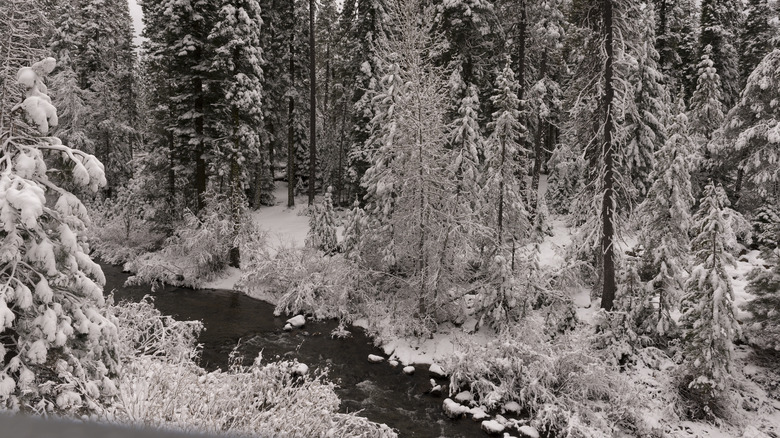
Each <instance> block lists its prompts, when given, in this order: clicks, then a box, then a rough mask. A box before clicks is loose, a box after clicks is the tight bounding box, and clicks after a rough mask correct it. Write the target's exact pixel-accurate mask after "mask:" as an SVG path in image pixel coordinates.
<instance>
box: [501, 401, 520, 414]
mask: <svg viewBox="0 0 780 438" xmlns="http://www.w3.org/2000/svg"><path fill="white" fill-rule="evenodd" d="M520 410H521V408H520V404H518V403H517V402H516V401H510V402H507V403H505V404H504V412H509V413H511V414H519V413H520Z"/></svg>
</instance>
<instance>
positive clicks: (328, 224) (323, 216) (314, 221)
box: [306, 187, 338, 254]
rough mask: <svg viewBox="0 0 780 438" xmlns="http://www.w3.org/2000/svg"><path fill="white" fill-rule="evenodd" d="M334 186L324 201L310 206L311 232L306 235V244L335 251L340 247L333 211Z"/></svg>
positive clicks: (329, 251) (326, 250) (329, 188)
mask: <svg viewBox="0 0 780 438" xmlns="http://www.w3.org/2000/svg"><path fill="white" fill-rule="evenodd" d="M332 192H333V188H332V187H328V191H327V192H326V193H325V197H324V199H323V200H322V203H320V204H315V205H313V206H312V208H310V214H311V215H310V216H309V233H308V235H307V236H306V246H308V247H309V248H316V249H319V250H322V251H324V252H325V253H326V254H330V253H333V252H334V251H336V250H337V249H338V242H337V240H336V220H335V217H334V212H333V200H332V199H331V196H332Z"/></svg>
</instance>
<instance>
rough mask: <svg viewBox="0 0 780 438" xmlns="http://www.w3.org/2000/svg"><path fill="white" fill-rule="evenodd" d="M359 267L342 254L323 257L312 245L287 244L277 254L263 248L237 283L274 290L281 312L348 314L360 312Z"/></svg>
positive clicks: (254, 289) (319, 315)
mask: <svg viewBox="0 0 780 438" xmlns="http://www.w3.org/2000/svg"><path fill="white" fill-rule="evenodd" d="M358 279H359V275H358V271H357V270H356V269H355V267H354V266H353V265H352V263H351V262H349V261H348V260H346V259H344V257H343V256H341V255H338V254H337V255H335V256H333V257H322V253H320V252H319V251H317V250H314V249H311V248H302V249H296V248H286V249H282V250H280V251H279V252H278V253H276V254H275V255H270V254H269V253H268V252H262V251H259V252H258V253H257V254H256V255H255V257H254V258H253V259H252V260H251V261H250V264H248V265H247V266H246V270H245V274H244V275H242V277H241V278H240V279H239V281H238V283H237V284H236V287H237V288H239V289H242V290H246V291H250V292H258V291H263V292H267V293H270V294H271V295H272V299H273V300H274V301H275V302H276V313H277V314H282V313H286V314H298V313H306V314H313V315H314V316H315V317H316V318H334V317H338V318H348V317H351V316H354V315H355V314H356V309H355V306H357V305H359V304H360V302H361V301H362V299H361V298H360V297H359V295H358V294H359V292H360V287H359V285H358Z"/></svg>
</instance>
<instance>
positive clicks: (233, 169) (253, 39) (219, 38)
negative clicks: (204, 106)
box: [209, 0, 265, 267]
mask: <svg viewBox="0 0 780 438" xmlns="http://www.w3.org/2000/svg"><path fill="white" fill-rule="evenodd" d="M261 25H262V18H261V17H260V5H259V4H258V2H257V0H239V1H236V0H224V1H222V3H221V6H220V9H219V12H218V18H217V21H216V23H215V24H214V28H213V29H212V31H211V34H210V35H209V41H210V43H211V44H213V45H214V59H213V61H212V70H213V73H215V75H216V76H217V77H218V78H220V79H219V81H218V82H217V81H214V82H217V83H214V82H212V84H213V85H214V86H218V87H219V88H220V91H221V92H222V93H223V96H224V97H223V99H221V100H222V103H221V105H220V107H221V113H220V114H219V116H221V119H222V123H221V127H222V129H223V130H224V135H223V136H221V137H222V138H224V140H222V141H219V142H218V143H217V144H216V151H217V154H218V156H219V158H220V160H219V161H220V165H218V166H219V167H220V171H221V172H220V173H223V174H226V175H228V181H229V182H228V186H229V189H228V200H229V202H230V216H231V217H230V222H231V224H232V229H233V236H232V238H233V241H234V244H233V245H232V247H231V250H230V264H231V266H234V267H239V261H240V254H239V245H238V241H237V237H238V234H239V232H240V230H241V223H242V220H243V218H244V214H245V211H246V207H247V199H246V196H245V194H244V193H245V188H246V185H247V183H248V181H249V179H250V177H251V175H250V174H248V172H250V171H251V170H254V168H255V166H254V165H252V164H254V163H258V162H265V157H262V156H261V145H260V140H261V137H262V134H263V133H262V131H263V115H262V98H263V69H262V67H261V64H262V62H263V54H262V49H261V48H260V41H261V39H260V27H261Z"/></svg>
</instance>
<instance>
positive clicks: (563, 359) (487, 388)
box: [447, 320, 644, 437]
mask: <svg viewBox="0 0 780 438" xmlns="http://www.w3.org/2000/svg"><path fill="white" fill-rule="evenodd" d="M540 324H541V321H530V320H529V321H528V323H527V324H525V325H524V326H522V327H517V328H514V329H512V330H507V331H505V332H504V333H502V334H501V335H500V336H499V337H498V338H497V339H495V340H492V341H490V342H488V343H487V344H476V343H470V344H465V345H462V346H461V347H460V348H459V349H458V351H457V353H456V354H455V355H454V357H453V359H452V360H451V361H450V363H448V364H447V366H448V369H450V370H452V377H451V380H452V384H451V387H450V392H451V393H456V392H457V391H460V390H463V389H466V390H469V391H471V393H472V394H473V395H474V398H475V403H476V404H478V405H482V406H485V407H487V408H489V409H494V408H497V407H500V406H502V405H503V404H505V403H506V402H510V401H515V402H517V403H519V404H520V406H521V407H522V408H523V409H526V410H528V412H530V414H531V416H532V419H531V424H532V425H533V426H534V427H536V428H537V429H538V430H539V431H540V432H542V433H546V434H550V436H572V437H587V436H605V435H609V434H614V433H617V432H618V431H623V432H624V433H625V432H636V431H637V430H639V429H642V428H643V427H644V426H643V425H642V421H641V419H640V418H639V417H638V414H637V412H636V411H637V408H638V404H637V403H638V401H637V394H636V392H635V391H634V390H632V389H630V388H629V387H628V385H627V383H626V381H625V379H624V378H623V377H622V376H621V375H620V374H619V373H618V370H617V369H616V368H615V367H612V366H610V365H608V364H605V363H604V360H603V358H602V357H601V356H600V355H599V354H597V352H595V351H593V350H591V349H590V348H589V345H590V341H589V340H588V339H586V338H585V336H584V334H583V333H582V332H577V333H574V334H572V335H568V336H563V337H561V338H559V340H557V341H556V342H554V343H548V342H547V341H546V340H545V339H543V338H542V337H540V336H539V334H538V333H540V330H538V326H539V325H540Z"/></svg>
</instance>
